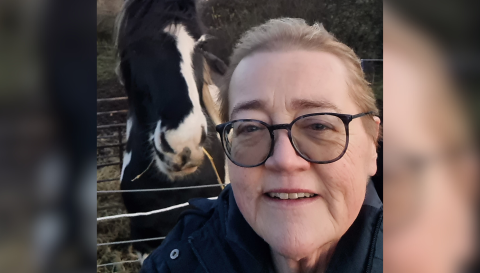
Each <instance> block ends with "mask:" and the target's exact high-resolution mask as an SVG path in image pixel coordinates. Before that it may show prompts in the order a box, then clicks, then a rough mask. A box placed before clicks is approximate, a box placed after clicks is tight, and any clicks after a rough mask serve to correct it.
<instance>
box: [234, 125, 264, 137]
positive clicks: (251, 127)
mask: <svg viewBox="0 0 480 273" xmlns="http://www.w3.org/2000/svg"><path fill="white" fill-rule="evenodd" d="M259 130H260V128H259V127H258V126H255V125H244V126H240V127H239V128H238V129H237V135H240V134H245V133H253V132H256V131H259Z"/></svg>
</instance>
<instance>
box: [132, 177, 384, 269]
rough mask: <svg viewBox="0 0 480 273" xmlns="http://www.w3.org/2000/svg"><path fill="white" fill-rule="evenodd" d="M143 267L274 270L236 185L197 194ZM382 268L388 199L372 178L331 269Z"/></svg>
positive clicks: (334, 257)
mask: <svg viewBox="0 0 480 273" xmlns="http://www.w3.org/2000/svg"><path fill="white" fill-rule="evenodd" d="M190 204H191V205H192V206H194V207H196V208H198V209H195V210H189V211H186V212H185V213H184V214H183V215H182V216H181V218H180V220H179V222H178V223H177V225H176V226H175V228H174V229H173V230H172V231H171V232H170V233H169V234H168V236H167V238H166V239H165V241H164V242H163V243H162V245H161V246H160V247H158V248H157V249H156V250H155V251H153V252H152V253H151V254H150V256H149V257H148V258H147V259H146V260H145V262H144V264H143V267H142V269H141V271H140V272H141V273H157V272H159V273H160V272H162V273H163V272H172V273H177V272H181V273H185V272H192V273H200V272H202V273H204V272H209V273H217V272H218V273H220V272H221V273H227V272H249V273H255V272H272V273H273V272H275V271H274V269H273V263H272V260H271V256H270V249H269V246H268V244H267V243H266V242H265V241H264V240H263V239H262V238H260V237H259V236H258V235H257V234H256V233H255V232H254V231H253V229H252V228H251V227H250V226H249V225H248V223H247V222H246V221H245V219H244V218H243V216H242V214H241V213H240V210H239V209H238V207H237V204H236V202H235V199H234V196H233V192H232V189H231V186H230V185H229V186H227V187H226V188H225V189H224V190H223V192H222V193H221V194H220V196H219V197H218V199H217V200H208V199H200V198H198V199H193V200H190ZM331 272H332V273H333V272H342V273H354V272H355V273H356V272H359V273H360V272H366V273H374V272H375V273H376V272H383V204H382V202H381V201H380V199H379V198H378V195H377V192H376V191H375V188H374V187H373V185H372V183H369V185H368V187H367V194H366V197H365V201H364V204H363V206H362V208H361V210H360V213H359V215H358V217H357V219H356V220H355V221H354V223H353V225H352V226H351V227H350V229H349V230H348V231H347V232H346V233H345V234H344V236H343V237H342V238H341V239H340V241H339V243H338V245H337V247H336V249H335V253H334V254H333V256H332V259H331V260H330V263H329V265H328V268H327V273H331Z"/></svg>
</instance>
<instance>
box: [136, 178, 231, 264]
mask: <svg viewBox="0 0 480 273" xmlns="http://www.w3.org/2000/svg"><path fill="white" fill-rule="evenodd" d="M229 188H230V187H228V188H226V189H225V190H224V191H222V193H221V194H220V196H219V197H218V199H215V200H210V199H207V198H195V199H191V200H189V203H190V205H191V206H192V207H193V209H189V210H186V211H185V212H183V213H182V214H181V215H180V217H179V220H178V222H177V224H176V225H175V227H174V228H173V229H172V230H171V231H170V232H169V233H168V235H167V237H166V239H165V240H164V241H163V242H162V244H161V245H160V246H159V247H158V248H157V249H155V250H154V251H153V252H152V253H151V254H150V255H149V256H148V257H147V259H145V261H144V263H143V265H142V269H141V271H140V272H141V273H153V272H203V271H202V266H201V264H200V262H199V260H198V258H197V255H198V253H195V249H194V248H192V244H191V239H192V235H193V234H194V233H198V232H199V231H201V230H202V229H205V228H207V226H216V224H215V223H216V222H219V216H218V215H219V212H218V208H219V207H222V208H223V205H220V204H224V203H225V199H226V198H228V191H229V190H230V189H229ZM227 203H228V202H227ZM217 235H219V234H217Z"/></svg>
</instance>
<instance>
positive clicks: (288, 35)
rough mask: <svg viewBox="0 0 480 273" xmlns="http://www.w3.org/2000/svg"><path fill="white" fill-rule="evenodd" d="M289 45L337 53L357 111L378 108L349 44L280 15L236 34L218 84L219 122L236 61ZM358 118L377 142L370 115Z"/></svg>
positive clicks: (224, 113) (319, 26)
mask: <svg viewBox="0 0 480 273" xmlns="http://www.w3.org/2000/svg"><path fill="white" fill-rule="evenodd" d="M289 49H305V50H313V51H322V52H328V53H331V54H333V55H335V56H336V57H338V58H339V59H340V60H341V61H342V62H343V63H344V65H345V67H346V70H347V71H348V72H349V74H350V75H349V79H347V81H346V82H347V85H348V86H349V89H350V96H351V97H352V99H353V101H354V102H355V103H356V104H357V106H358V107H359V109H360V111H361V112H369V111H374V112H375V113H377V112H378V109H377V106H376V105H375V96H374V94H373V91H372V89H371V88H370V85H369V83H368V82H367V81H366V80H365V77H364V74H363V70H362V67H361V63H360V59H359V58H358V57H357V55H356V54H355V53H354V52H353V50H352V49H351V48H349V47H348V46H346V45H345V44H343V43H341V42H339V41H338V40H337V39H336V38H335V37H334V36H333V35H332V34H330V33H329V32H328V31H326V30H325V28H324V27H323V25H322V24H318V23H315V24H314V25H312V26H309V25H308V24H307V23H306V22H305V20H303V19H295V18H280V19H271V20H269V21H268V22H266V23H265V24H263V25H260V26H257V27H254V28H252V29H250V30H249V31H247V32H246V33H245V34H244V35H243V36H242V37H241V38H240V40H239V42H238V43H237V45H236V46H235V49H234V51H233V54H232V56H231V57H230V65H229V67H228V70H227V72H226V73H225V75H224V79H223V80H224V82H223V84H222V86H221V88H220V96H219V104H220V118H221V119H222V121H223V122H226V121H228V120H229V109H228V103H229V99H228V92H229V85H230V81H231V78H232V75H233V72H234V71H235V69H236V68H237V66H238V64H239V63H240V61H241V60H242V59H244V58H245V57H247V56H249V55H251V54H253V53H254V52H258V51H280V50H289ZM352 114H356V113H352ZM362 122H363V125H364V127H365V130H366V131H367V133H368V134H369V135H371V136H372V138H373V141H374V142H375V143H377V140H378V139H377V138H378V135H377V130H376V123H375V121H374V120H373V118H368V117H366V118H362Z"/></svg>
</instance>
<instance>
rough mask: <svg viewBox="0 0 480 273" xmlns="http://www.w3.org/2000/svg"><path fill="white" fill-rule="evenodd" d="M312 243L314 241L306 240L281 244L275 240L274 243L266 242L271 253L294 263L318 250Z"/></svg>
mask: <svg viewBox="0 0 480 273" xmlns="http://www.w3.org/2000/svg"><path fill="white" fill-rule="evenodd" d="M313 242H315V241H312V240H307V239H306V238H305V239H293V240H292V239H290V240H283V241H281V242H279V241H278V240H275V242H268V241H267V243H268V244H269V245H270V248H271V250H272V251H273V252H275V253H277V254H279V255H282V256H283V257H285V258H289V259H292V260H295V261H298V260H300V259H303V258H305V257H308V256H310V255H312V253H313V252H315V250H317V249H318V247H319V246H316V244H314V243H313Z"/></svg>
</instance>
